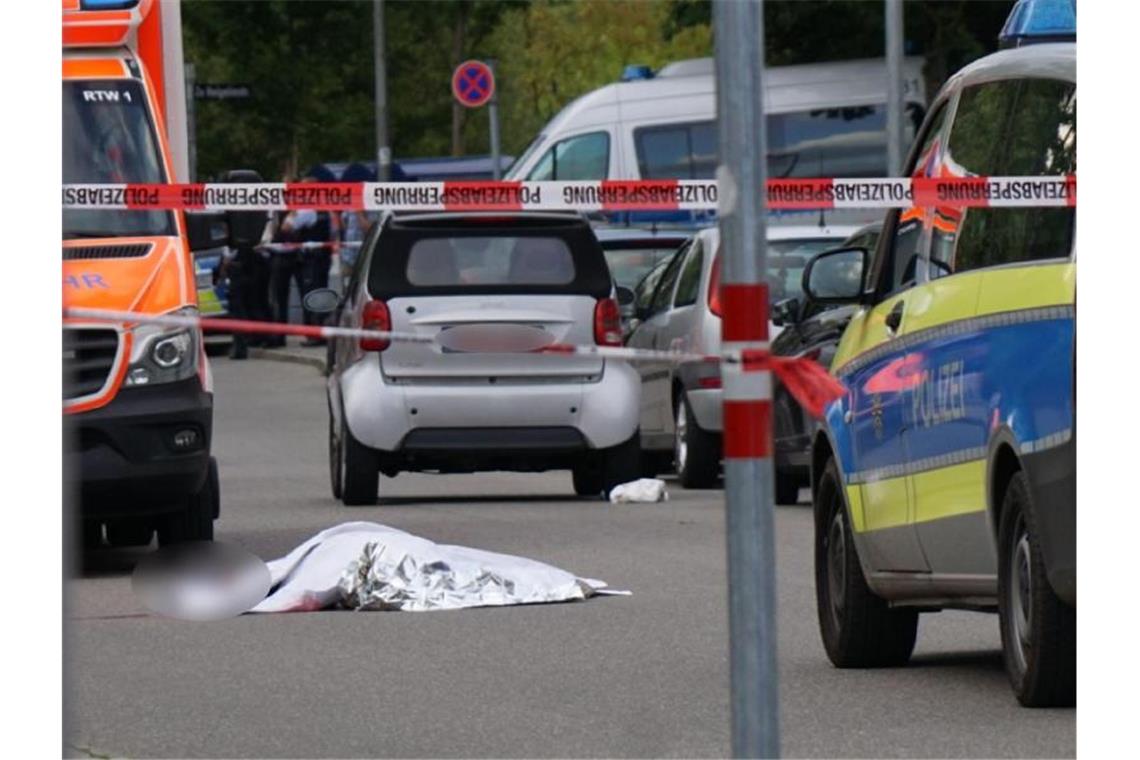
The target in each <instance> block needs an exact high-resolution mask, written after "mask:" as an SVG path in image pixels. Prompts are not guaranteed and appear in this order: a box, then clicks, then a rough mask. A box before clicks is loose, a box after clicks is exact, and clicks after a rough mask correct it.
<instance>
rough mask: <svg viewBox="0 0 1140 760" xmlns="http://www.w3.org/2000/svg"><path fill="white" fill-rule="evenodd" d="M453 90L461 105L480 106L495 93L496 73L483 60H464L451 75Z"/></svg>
mask: <svg viewBox="0 0 1140 760" xmlns="http://www.w3.org/2000/svg"><path fill="white" fill-rule="evenodd" d="M451 92H452V93H453V94H454V95H455V99H456V100H458V101H459V103H460V104H461V105H464V106H467V107H468V108H478V107H479V106H482V105H485V104H486V103H487V101H489V100H490V99H491V96H492V95H494V94H495V74H494V72H492V71H491V67H490V66H488V65H487V64H485V63H483V62H482V61H474V60H472V61H464V62H463V63H461V64H459V66H457V67H456V69H455V73H454V74H452V75H451Z"/></svg>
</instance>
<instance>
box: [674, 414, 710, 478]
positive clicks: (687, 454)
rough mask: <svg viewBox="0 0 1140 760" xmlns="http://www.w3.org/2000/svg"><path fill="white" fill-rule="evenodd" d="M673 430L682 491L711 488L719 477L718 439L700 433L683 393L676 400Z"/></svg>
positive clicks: (702, 431) (703, 432)
mask: <svg viewBox="0 0 1140 760" xmlns="http://www.w3.org/2000/svg"><path fill="white" fill-rule="evenodd" d="M676 407H677V421H676V424H675V425H674V428H673V462H674V464H675V465H676V468H677V478H678V479H679V480H680V481H681V486H682V487H684V488H712V487H713V486H715V485H716V480H717V478H718V477H719V476H720V447H719V446H718V445H717V444H718V441H717V437H716V436H715V435H714V434H712V433H710V432H708V431H707V430H702V429H701V426H700V425H698V424H697V418H696V416H695V415H694V414H693V410H692V408H691V407H690V406H689V400H688V398H686V397H685V394H684V393H681V394H680V397H679V398H678V399H677V403H676Z"/></svg>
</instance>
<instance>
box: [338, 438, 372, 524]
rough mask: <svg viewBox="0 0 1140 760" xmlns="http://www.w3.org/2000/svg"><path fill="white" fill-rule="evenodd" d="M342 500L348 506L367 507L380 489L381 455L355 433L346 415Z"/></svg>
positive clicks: (343, 443)
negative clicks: (356, 436) (349, 426)
mask: <svg viewBox="0 0 1140 760" xmlns="http://www.w3.org/2000/svg"><path fill="white" fill-rule="evenodd" d="M340 457H341V460H342V462H343V469H342V470H341V476H340V477H341V484H340V488H341V494H340V498H341V501H343V502H344V504H345V506H348V507H363V506H369V505H372V504H375V503H376V493H377V491H379V489H380V455H379V453H378V452H376V451H375V450H374V449H370V448H368V447H367V446H365V445H364V444H363V443H361V442H360V441H358V440H356V438H354V437H353V435H352V431H351V430H349V429H348V424H347V422H346V421H344V420H343V418H342V425H341V436H340Z"/></svg>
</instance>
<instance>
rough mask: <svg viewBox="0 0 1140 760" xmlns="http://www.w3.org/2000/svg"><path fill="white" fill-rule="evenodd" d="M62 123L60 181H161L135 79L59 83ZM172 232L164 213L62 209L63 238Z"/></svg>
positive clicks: (169, 217)
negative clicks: (61, 174)
mask: <svg viewBox="0 0 1140 760" xmlns="http://www.w3.org/2000/svg"><path fill="white" fill-rule="evenodd" d="M63 123H64V125H65V126H66V129H64V130H63V181H64V183H65V184H71V183H76V184H84V183H100V184H104V183H110V184H124V183H162V182H165V181H166V171H165V169H164V167H163V164H162V157H161V155H160V154H159V151H158V140H157V138H156V137H155V133H154V126H153V124H152V122H151V118H150V111H149V109H148V108H147V100H146V93H145V92H144V91H143V88H142V87H141V86H140V84H139V83H138V82H137V81H134V80H83V81H67V82H64V83H63ZM173 233H174V219H173V217H172V215H171V213H170V212H169V211H120V210H117V209H88V208H70V209H64V211H63V237H64V239H65V240H67V239H74V238H84V237H123V236H132V235H171V234H173Z"/></svg>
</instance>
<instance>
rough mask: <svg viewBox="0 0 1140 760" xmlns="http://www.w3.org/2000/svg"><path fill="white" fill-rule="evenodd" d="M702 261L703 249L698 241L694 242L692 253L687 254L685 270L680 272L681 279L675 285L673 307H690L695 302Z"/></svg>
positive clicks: (699, 282)
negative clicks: (675, 291)
mask: <svg viewBox="0 0 1140 760" xmlns="http://www.w3.org/2000/svg"><path fill="white" fill-rule="evenodd" d="M704 260H705V257H704V247H703V246H702V245H701V244H700V242H699V241H697V242H694V243H693V252H692V253H690V254H689V258H688V260H687V261H686V262H685V268H684V269H683V270H681V279H680V280H679V281H678V283H677V297H676V298H674V299H673V305H674V306H690V305H692V304H695V303H696V302H697V291H698V290H699V289H700V287H701V268H702V265H703V264H704Z"/></svg>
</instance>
